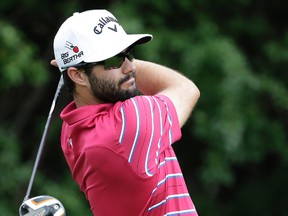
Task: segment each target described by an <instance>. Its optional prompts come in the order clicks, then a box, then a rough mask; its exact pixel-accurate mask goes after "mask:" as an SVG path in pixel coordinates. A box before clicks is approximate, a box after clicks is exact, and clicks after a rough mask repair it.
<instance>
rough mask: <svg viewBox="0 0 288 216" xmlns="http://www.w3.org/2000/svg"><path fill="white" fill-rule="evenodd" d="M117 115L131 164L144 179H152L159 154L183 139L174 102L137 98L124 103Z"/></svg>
mask: <svg viewBox="0 0 288 216" xmlns="http://www.w3.org/2000/svg"><path fill="white" fill-rule="evenodd" d="M116 116H117V118H116V131H118V132H119V143H120V145H121V146H122V148H123V151H124V154H125V156H126V157H127V160H128V162H129V163H130V164H131V166H132V167H133V168H134V170H135V171H136V172H137V174H138V175H140V176H141V177H147V176H148V177H149V176H153V174H154V173H155V172H156V169H157V164H158V157H159V155H161V154H162V153H163V152H164V150H165V149H166V148H170V147H171V145H172V144H173V143H174V142H176V141H177V140H179V139H180V138H181V130H180V126H179V120H178V116H177V113H176V110H175V107H174V105H173V103H172V102H171V100H170V99H169V98H168V97H166V96H164V95H157V96H137V97H134V98H131V99H129V100H126V101H124V102H122V103H121V104H120V105H119V110H118V114H117V115H116Z"/></svg>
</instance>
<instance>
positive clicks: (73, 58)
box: [54, 10, 152, 71]
mask: <svg viewBox="0 0 288 216" xmlns="http://www.w3.org/2000/svg"><path fill="white" fill-rule="evenodd" d="M151 39H152V35H150V34H126V32H125V31H124V29H123V28H122V26H121V25H120V24H119V22H118V20H117V19H116V18H115V17H114V16H113V15H112V14H111V13H110V12H109V11H107V10H89V11H85V12H82V13H74V14H73V16H71V17H69V18H68V19H67V20H66V21H65V22H64V23H63V24H62V25H61V27H60V28H59V30H58V32H57V34H56V36H55V38H54V55H55V59H56V62H57V64H58V67H59V69H60V71H64V70H66V69H67V68H68V67H70V66H73V65H76V64H79V63H80V62H87V63H91V62H99V61H103V60H105V59H108V58H111V57H113V56H115V55H117V54H118V53H120V52H121V51H123V50H124V49H126V48H127V47H129V46H131V45H137V44H142V43H146V42H148V41H150V40H151Z"/></svg>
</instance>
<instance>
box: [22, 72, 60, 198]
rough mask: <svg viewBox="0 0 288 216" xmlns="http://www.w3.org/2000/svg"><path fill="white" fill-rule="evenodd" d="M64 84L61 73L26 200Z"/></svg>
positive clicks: (27, 196) (27, 194)
mask: <svg viewBox="0 0 288 216" xmlns="http://www.w3.org/2000/svg"><path fill="white" fill-rule="evenodd" d="M63 84H64V82H63V75H61V77H60V79H59V82H58V86H57V89H56V92H55V95H54V98H53V101H52V104H51V108H50V111H49V115H48V118H47V121H46V125H45V128H44V131H43V134H42V138H41V141H40V145H39V149H38V152H37V156H36V160H35V162H34V167H33V170H32V174H31V177H30V181H29V184H28V188H27V192H26V195H25V197H24V201H26V200H28V199H29V196H30V193H31V190H32V186H33V183H34V179H35V176H36V172H37V169H38V165H39V162H40V159H41V156H42V153H43V149H44V146H45V143H46V138H47V133H48V131H49V127H50V122H51V119H52V116H53V113H54V110H55V106H56V104H57V101H58V98H59V96H60V92H61V88H62V86H63Z"/></svg>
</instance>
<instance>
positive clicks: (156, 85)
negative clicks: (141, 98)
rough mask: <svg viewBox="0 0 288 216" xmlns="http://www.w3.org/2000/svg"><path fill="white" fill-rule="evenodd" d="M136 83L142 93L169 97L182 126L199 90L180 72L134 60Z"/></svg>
mask: <svg viewBox="0 0 288 216" xmlns="http://www.w3.org/2000/svg"><path fill="white" fill-rule="evenodd" d="M133 63H135V66H136V83H137V86H138V88H139V90H140V91H141V92H142V93H143V94H144V95H156V94H162V95H165V96H167V97H169V98H170V100H171V101H172V102H173V104H174V106H175V108H176V112H177V115H178V119H179V123H180V127H182V126H183V125H184V124H185V122H186V121H187V119H188V118H189V115H190V113H191V112H192V109H193V107H194V106H195V104H196V103H197V100H198V98H199V96H200V91H199V89H198V88H197V87H196V85H195V84H194V83H193V82H192V81H191V80H189V79H188V78H186V77H185V76H183V75H181V74H180V73H178V72H176V71H174V70H172V69H170V68H167V67H164V66H161V65H158V64H155V63H151V62H146V61H141V60H134V61H133Z"/></svg>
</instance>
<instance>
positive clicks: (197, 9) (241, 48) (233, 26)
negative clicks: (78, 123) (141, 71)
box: [0, 0, 288, 216]
mask: <svg viewBox="0 0 288 216" xmlns="http://www.w3.org/2000/svg"><path fill="white" fill-rule="evenodd" d="M94 8H106V9H108V10H110V11H111V12H112V13H113V14H114V15H115V16H116V17H117V18H118V19H119V21H120V23H121V24H122V25H123V27H124V28H125V29H126V31H127V32H128V33H151V34H153V35H154V39H153V41H152V42H151V43H149V44H148V45H145V46H143V47H139V48H138V51H137V57H138V58H142V59H146V60H151V61H155V62H158V63H161V64H164V65H167V66H170V67H172V68H174V69H177V70H179V71H181V72H182V73H184V74H185V75H186V76H188V77H189V78H191V79H192V80H193V81H194V82H195V83H196V84H197V86H198V87H199V88H200V90H201V98H200V101H199V103H198V105H197V107H196V108H195V110H194V112H193V114H192V116H191V118H190V119H189V121H188V123H187V124H186V125H185V126H184V128H183V138H182V140H181V141H179V142H178V143H177V144H176V145H174V147H175V150H176V152H177V155H178V158H179V160H180V163H181V166H182V169H183V172H184V175H185V178H186V181H187V185H188V187H189V191H190V193H191V196H192V199H193V201H194V202H195V205H196V207H197V209H198V213H199V215H205V216H209V215H213V216H220V215H221V216H231V215H233V216H237V215H246V216H255V215H262V216H268V215H269V216H270V215H277V216H284V215H287V214H288V207H287V201H288V199H287V197H286V196H287V195H288V187H287V182H288V172H287V169H288V139H287V131H288V87H287V86H288V73H287V68H288V49H287V48H288V22H287V21H288V13H287V9H288V2H284V1H280V0H275V1H260V0H254V1H252V0H235V1H228V0H214V1H211V0H192V1H191V0H170V1H166V0H154V1H152V0H150V1H149V0H141V1H140V0H126V1H124V0H122V1H121V0H118V1H112V0H108V1H101V2H100V1H95V2H93V1H87V0H82V1H76V0H75V1H73V0H72V1H67V0H63V1H55V0H49V1H48V0H42V1H38V0H18V1H16V0H2V1H1V2H0V41H1V44H0V66H1V67H0V68H1V73H0V90H1V94H0V100H1V106H0V122H1V124H0V172H1V175H0V214H1V215H5V216H10V215H11V216H13V215H18V208H19V205H20V204H21V202H22V200H23V198H24V196H25V193H26V189H27V186H28V181H29V178H30V175H31V172H32V167H33V163H34V160H35V157H36V153H37V150H38V146H39V143H40V139H41V136H42V132H43V129H44V125H45V123H46V119H47V115H48V112H49V109H50V106H51V102H52V100H53V96H54V93H55V90H56V86H57V83H58V79H59V77H60V73H59V72H58V70H57V69H56V68H53V67H51V66H50V65H49V61H50V60H51V59H53V49H52V44H53V38H54V35H55V33H56V31H57V29H58V28H59V26H60V24H61V23H62V22H63V21H64V20H65V19H66V18H67V17H68V16H70V15H71V14H72V13H73V12H75V11H83V10H87V9H94ZM70 100H71V97H70V95H69V94H68V93H67V92H66V90H63V92H62V95H61V97H60V100H59V103H58V105H57V108H56V112H55V116H54V119H53V120H52V125H51V129H50V131H49V134H48V139H47V143H46V146H45V150H44V153H43V157H42V159H41V163H40V166H39V170H38V172H37V176H36V179H35V183H34V185H33V188H32V193H31V197H33V196H36V195H40V194H49V195H51V196H54V197H56V198H58V199H59V200H61V202H62V203H63V204H64V206H65V208H66V212H67V215H68V216H69V215H92V214H91V213H90V210H89V206H88V203H87V201H86V199H85V197H84V195H83V194H82V193H81V192H80V191H79V188H78V186H77V185H76V184H75V183H74V182H73V180H72V178H71V176H70V172H69V170H68V166H67V165H66V162H65V160H64V157H63V156H62V152H61V149H60V142H59V134H60V128H61V120H60V118H59V113H60V111H61V109H62V108H63V107H64V106H65V105H66V104H67V103H68V102H69V101H70Z"/></svg>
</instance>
